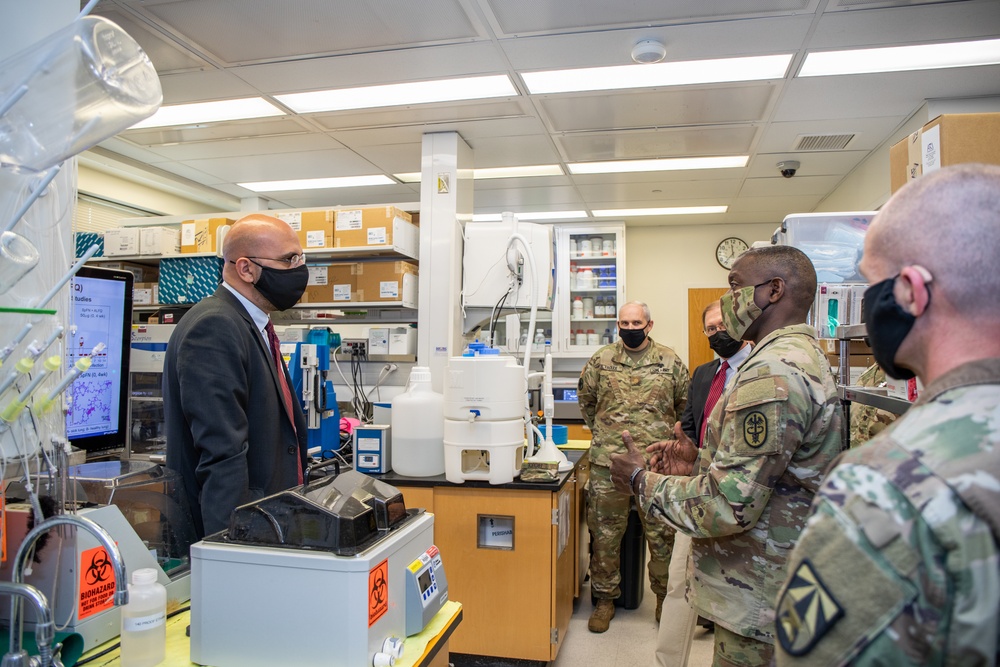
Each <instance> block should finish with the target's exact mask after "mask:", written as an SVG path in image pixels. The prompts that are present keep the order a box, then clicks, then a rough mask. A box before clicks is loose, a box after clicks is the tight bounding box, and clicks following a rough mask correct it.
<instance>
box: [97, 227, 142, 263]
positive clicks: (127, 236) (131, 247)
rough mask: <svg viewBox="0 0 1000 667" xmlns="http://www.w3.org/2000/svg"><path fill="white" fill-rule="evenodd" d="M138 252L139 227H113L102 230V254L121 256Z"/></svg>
mask: <svg viewBox="0 0 1000 667" xmlns="http://www.w3.org/2000/svg"><path fill="white" fill-rule="evenodd" d="M138 254H139V228H138V227H115V228H113V229H106V230H105V231H104V256H105V257H123V256H127V255H138Z"/></svg>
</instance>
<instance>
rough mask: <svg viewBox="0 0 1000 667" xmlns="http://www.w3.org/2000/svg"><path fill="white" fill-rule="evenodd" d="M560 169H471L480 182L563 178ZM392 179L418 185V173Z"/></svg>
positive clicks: (552, 166)
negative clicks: (496, 179)
mask: <svg viewBox="0 0 1000 667" xmlns="http://www.w3.org/2000/svg"><path fill="white" fill-rule="evenodd" d="M563 175H565V174H564V173H563V170H562V167H560V166H559V165H557V164H529V165H523V166H520V167H488V168H486V169H473V170H472V178H473V179H474V180H477V181H480V180H484V179H490V178H531V177H537V176H563ZM392 176H393V178H396V179H398V180H399V181H401V182H402V183H419V182H420V172H419V171H411V172H406V173H403V174H393V175H392Z"/></svg>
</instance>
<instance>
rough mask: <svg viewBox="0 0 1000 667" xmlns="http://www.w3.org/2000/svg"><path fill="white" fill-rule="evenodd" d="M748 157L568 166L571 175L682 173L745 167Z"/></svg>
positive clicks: (631, 161)
mask: <svg viewBox="0 0 1000 667" xmlns="http://www.w3.org/2000/svg"><path fill="white" fill-rule="evenodd" d="M749 159H750V157H749V156H748V155H727V156H722V157H680V158H664V159H662V160H614V161H611V162H574V163H572V164H568V165H566V166H568V167H569V173H571V174H622V173H631V172H640V171H680V170H685V169H731V168H734V167H745V166H747V161H748V160H749Z"/></svg>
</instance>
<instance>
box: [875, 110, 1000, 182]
mask: <svg viewBox="0 0 1000 667" xmlns="http://www.w3.org/2000/svg"><path fill="white" fill-rule="evenodd" d="M963 162H985V163H987V164H1000V113H966V114H945V115H943V116H938V117H937V118H935V119H934V120H932V121H930V122H928V123H927V124H926V125H924V126H923V127H922V128H920V129H919V130H917V131H916V132H914V133H913V134H911V135H910V136H908V137H906V138H905V139H903V140H901V141H899V142H897V143H896V144H895V145H894V146H893V147H892V148H891V149H890V150H889V185H890V188H891V189H892V191H893V192H895V191H896V190H898V189H900V188H901V187H903V186H904V185H906V184H907V183H909V182H910V181H912V180H914V179H915V178H917V177H918V176H920V175H921V174H924V173H927V172H930V171H934V170H935V169H940V168H941V167H947V166H950V165H953V164H961V163H963Z"/></svg>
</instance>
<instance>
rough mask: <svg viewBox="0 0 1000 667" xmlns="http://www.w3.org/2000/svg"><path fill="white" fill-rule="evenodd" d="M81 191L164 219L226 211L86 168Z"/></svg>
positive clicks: (79, 178) (81, 169) (79, 182)
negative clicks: (152, 213)
mask: <svg viewBox="0 0 1000 667" xmlns="http://www.w3.org/2000/svg"><path fill="white" fill-rule="evenodd" d="M77 189H78V190H79V191H80V192H84V193H87V194H89V195H94V196H96V197H101V198H102V199H108V200H111V201H114V202H118V203H121V204H127V205H129V206H134V207H137V208H142V209H145V210H147V211H153V212H155V213H159V214H161V215H193V214H197V213H212V212H215V211H222V210H224V209H221V208H218V207H215V206H212V205H210V204H208V203H206V202H203V201H195V200H193V199H189V198H187V197H183V196H181V195H177V194H172V193H170V192H166V191H164V190H162V189H159V188H155V187H150V186H148V185H144V184H142V183H136V182H134V181H130V180H126V179H124V178H121V177H118V176H115V175H113V174H108V173H105V172H101V171H97V170H96V169H91V168H90V167H87V166H86V165H82V164H81V165H79V167H78V168H77Z"/></svg>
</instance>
